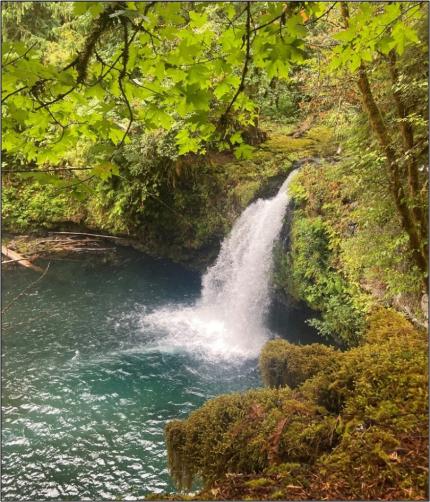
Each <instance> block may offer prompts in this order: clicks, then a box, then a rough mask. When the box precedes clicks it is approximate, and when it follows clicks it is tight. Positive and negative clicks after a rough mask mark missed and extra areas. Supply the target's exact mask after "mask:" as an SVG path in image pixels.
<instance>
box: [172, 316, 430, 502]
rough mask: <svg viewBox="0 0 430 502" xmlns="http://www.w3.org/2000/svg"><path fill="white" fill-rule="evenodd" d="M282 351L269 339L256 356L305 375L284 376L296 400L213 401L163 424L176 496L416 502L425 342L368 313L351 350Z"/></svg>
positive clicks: (424, 446)
mask: <svg viewBox="0 0 430 502" xmlns="http://www.w3.org/2000/svg"><path fill="white" fill-rule="evenodd" d="M289 345H291V344H287V342H283V341H280V340H275V341H273V342H271V343H270V344H268V345H267V346H266V347H265V349H264V351H263V354H264V353H265V358H266V359H268V360H271V359H276V360H277V359H279V358H277V357H275V356H279V354H280V353H281V352H282V351H283V350H285V352H286V354H287V356H286V358H287V359H288V357H289V358H290V361H291V360H293V359H294V360H295V361H296V362H299V361H300V362H301V363H303V364H304V365H305V367H306V366H307V368H308V369H306V368H305V370H303V372H300V371H299V369H300V368H299V366H298V367H297V369H296V370H295V371H296V372H297V375H294V378H293V377H292V375H290V376H289V378H290V379H291V380H290V382H292V383H293V385H296V384H298V383H300V382H303V383H301V384H299V385H298V387H297V388H296V389H295V390H291V389H290V388H289V387H281V388H275V389H260V390H254V391H248V392H246V393H244V394H231V395H228V396H220V397H218V398H215V399H213V400H210V401H208V402H207V403H206V404H205V405H204V406H203V407H202V408H200V409H199V410H196V411H195V412H193V413H192V414H191V415H190V416H189V418H188V419H186V420H183V421H174V422H172V423H170V424H168V425H167V428H166V439H167V445H168V450H169V466H170V469H171V472H172V475H173V477H174V479H175V481H176V482H177V484H178V486H181V487H183V488H189V487H190V486H191V484H192V481H193V480H195V479H202V480H203V482H204V489H203V491H202V492H200V493H199V494H198V495H196V496H195V498H196V499H199V500H202V499H220V500H231V499H235V500H238V499H241V500H245V499H246V500H248V499H253V500H255V499H267V500H275V499H276V500H291V499H293V500H322V499H324V500H325V499H337V500H345V499H361V500H366V499H372V500H376V499H394V500H399V499H402V500H417V499H426V498H427V495H428V494H427V482H428V470H427V465H428V340H427V334H426V333H424V332H423V331H420V330H417V329H415V328H414V326H412V325H411V324H410V323H409V322H408V321H407V320H405V319H404V318H403V317H402V316H399V315H398V314H397V313H395V312H393V311H391V310H378V311H375V312H374V313H373V314H372V315H371V316H370V318H369V330H368V332H367V333H366V336H365V337H364V342H363V343H362V345H361V346H359V347H356V348H353V349H350V350H348V351H345V352H339V351H335V350H333V349H327V353H326V352H324V351H321V350H320V349H318V350H317V351H316V352H315V353H312V354H313V356H314V357H315V358H316V362H315V363H313V364H311V361H312V357H308V358H306V357H305V354H306V352H305V350H304V349H305V347H300V346H296V347H295V348H294V349H292V348H291V347H289ZM313 349H315V347H314V348H313ZM307 350H308V351H309V350H310V349H309V348H308V349H307ZM294 351H296V352H294ZM291 354H294V356H293V357H291ZM321 354H323V357H326V360H325V362H321V359H320V357H321ZM281 360H282V355H281ZM318 365H319V367H318V369H317V371H313V370H311V367H312V366H318ZM280 367H281V365H280ZM278 369H279V368H277V370H278ZM290 371H291V368H290V367H288V365H286V368H285V372H286V374H288V373H289V372H290ZM312 373H313V376H312ZM277 375H278V373H277ZM282 378H283V379H284V380H283V381H284V382H285V381H286V380H287V378H286V377H285V376H283V377H282Z"/></svg>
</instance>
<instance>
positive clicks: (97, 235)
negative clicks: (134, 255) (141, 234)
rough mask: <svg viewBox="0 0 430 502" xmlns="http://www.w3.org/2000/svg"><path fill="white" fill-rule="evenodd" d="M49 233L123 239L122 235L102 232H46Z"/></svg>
mask: <svg viewBox="0 0 430 502" xmlns="http://www.w3.org/2000/svg"><path fill="white" fill-rule="evenodd" d="M48 233H50V234H58V235H86V236H89V237H100V238H102V239H118V240H124V239H125V238H124V237H117V236H115V235H102V234H90V233H87V232H48Z"/></svg>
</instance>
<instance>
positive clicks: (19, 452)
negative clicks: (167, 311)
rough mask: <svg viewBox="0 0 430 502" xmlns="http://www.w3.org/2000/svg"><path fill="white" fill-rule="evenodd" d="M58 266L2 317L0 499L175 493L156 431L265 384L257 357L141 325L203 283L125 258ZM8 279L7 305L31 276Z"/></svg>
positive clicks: (8, 275) (184, 301) (191, 296)
mask: <svg viewBox="0 0 430 502" xmlns="http://www.w3.org/2000/svg"><path fill="white" fill-rule="evenodd" d="M121 254H122V258H121V260H120V261H119V262H118V263H117V264H116V265H112V264H110V265H109V264H103V263H100V261H98V262H97V263H94V262H93V261H79V262H67V261H55V262H52V263H51V266H50V269H49V272H48V274H47V276H46V277H45V278H44V279H43V280H42V281H41V282H40V283H38V284H37V285H36V286H35V288H34V289H32V290H31V292H30V293H29V294H27V295H25V296H22V297H21V298H20V299H19V300H18V301H16V302H15V303H14V304H13V306H12V307H11V308H10V310H9V311H8V312H7V314H5V316H4V317H3V352H2V363H3V364H2V366H3V399H2V404H3V432H2V434H3V437H2V442H3V452H2V468H3V483H2V485H3V486H2V496H3V499H4V500H48V499H61V500H77V499H79V500H94V499H97V500H100V499H115V498H119V497H122V498H125V499H137V498H141V497H142V496H144V495H145V494H146V493H148V492H161V491H166V490H172V489H173V486H172V485H171V481H170V479H169V476H168V472H167V467H166V451H165V444H164V438H163V429H164V426H165V424H166V422H167V421H168V420H171V419H173V418H182V417H185V416H186V415H187V414H189V412H190V411H192V410H193V409H195V408H197V407H198V406H200V405H201V404H202V403H203V402H204V401H205V400H207V399H208V398H210V397H213V396H215V395H218V394H220V393H224V392H232V391H236V390H243V389H246V388H249V387H255V386H258V385H260V383H259V378H258V373H257V369H256V367H257V365H256V360H255V359H243V358H242V359H238V360H236V361H231V360H225V361H223V360H222V359H216V358H210V357H201V354H200V355H199V354H193V353H191V352H189V351H183V350H180V347H179V346H174V347H169V345H168V344H165V343H164V344H163V343H161V338H162V336H163V334H162V333H161V332H160V329H159V328H157V327H156V326H155V327H154V325H152V324H151V323H148V322H145V321H144V320H145V316H150V315H151V314H153V313H154V312H156V311H157V310H159V309H160V308H162V307H163V308H164V307H165V306H166V305H170V306H171V308H173V306H175V305H179V304H180V305H181V309H184V308H185V309H186V308H189V307H191V306H192V305H194V304H195V301H196V299H197V298H198V297H199V294H200V286H201V284H200V276H199V275H198V274H194V273H191V272H188V271H186V270H184V269H183V268H181V267H178V266H175V265H173V264H170V263H168V262H165V261H157V260H152V259H149V258H146V257H142V256H141V255H138V254H137V253H134V252H131V251H123V252H122V253H121ZM35 277H36V276H35V273H34V272H33V271H31V270H26V269H22V268H14V269H13V270H5V271H4V272H3V305H6V304H7V303H8V302H9V301H10V300H11V299H12V298H14V297H15V296H16V295H17V293H18V292H20V291H21V290H23V289H24V287H25V286H27V285H28V284H29V283H30V282H31V281H33V280H34V279H35Z"/></svg>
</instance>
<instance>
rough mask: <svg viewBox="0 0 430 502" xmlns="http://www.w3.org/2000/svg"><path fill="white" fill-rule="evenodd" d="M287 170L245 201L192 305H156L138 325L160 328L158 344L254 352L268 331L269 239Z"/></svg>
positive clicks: (213, 352) (279, 219) (278, 220)
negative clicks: (273, 188) (266, 195)
mask: <svg viewBox="0 0 430 502" xmlns="http://www.w3.org/2000/svg"><path fill="white" fill-rule="evenodd" d="M294 175H295V171H293V172H292V173H291V174H290V175H289V176H288V178H287V179H286V181H285V182H284V184H283V185H282V186H281V188H280V189H279V191H278V193H277V195H276V196H275V197H273V198H271V199H258V200H256V201H255V202H253V203H252V204H250V205H249V206H248V207H247V208H246V209H245V211H244V212H243V213H242V214H241V216H240V217H239V218H238V220H237V221H236V222H235V224H234V226H233V228H232V230H231V232H230V234H229V235H228V236H227V237H226V238H225V239H224V241H223V243H222V246H221V250H220V253H219V255H218V258H217V260H216V262H215V264H214V265H213V266H211V267H210V268H209V269H208V270H207V272H206V274H205V275H204V276H203V279H202V296H201V299H200V300H199V301H198V302H197V303H196V304H195V305H194V306H191V307H190V306H186V307H179V308H178V307H177V306H176V307H170V308H163V309H159V310H156V311H155V312H153V313H151V314H148V315H146V316H145V317H144V322H143V326H144V327H145V325H146V326H149V327H150V328H151V329H153V330H154V329H156V330H158V331H159V332H160V335H161V340H162V342H161V343H162V346H163V349H164V350H166V349H167V348H169V350H187V351H191V352H193V353H198V354H199V355H203V356H210V357H214V356H215V357H235V356H241V357H255V356H256V355H257V354H258V352H259V349H260V348H261V346H262V345H263V343H264V342H265V340H267V338H268V336H269V335H270V334H269V333H268V330H267V328H266V327H265V318H266V314H267V311H268V308H269V306H270V291H269V288H270V276H271V271H272V262H273V260H272V250H273V245H274V243H275V241H276V240H277V238H278V237H279V233H280V231H281V228H282V223H283V217H284V214H285V211H286V208H287V205H288V201H289V197H288V193H287V189H288V185H289V184H290V182H291V180H292V178H293V176H294Z"/></svg>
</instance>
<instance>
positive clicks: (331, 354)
mask: <svg viewBox="0 0 430 502" xmlns="http://www.w3.org/2000/svg"><path fill="white" fill-rule="evenodd" d="M338 356H339V351H337V350H335V349H333V348H332V347H328V346H326V345H322V344H318V343H313V344H311V345H296V344H293V343H289V342H287V341H286V340H281V339H277V340H270V341H269V342H267V343H266V345H265V346H264V347H263V350H262V352H261V354H260V372H261V377H262V379H263V382H264V383H265V384H266V385H267V386H268V387H283V386H285V385H288V386H289V387H291V388H295V387H297V386H298V385H300V384H301V383H303V382H304V381H305V380H307V379H308V378H310V377H312V376H314V375H315V374H317V373H318V372H320V371H322V370H324V369H326V368H327V366H328V365H329V364H331V363H332V361H333V360H335V359H336V357H338Z"/></svg>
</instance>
